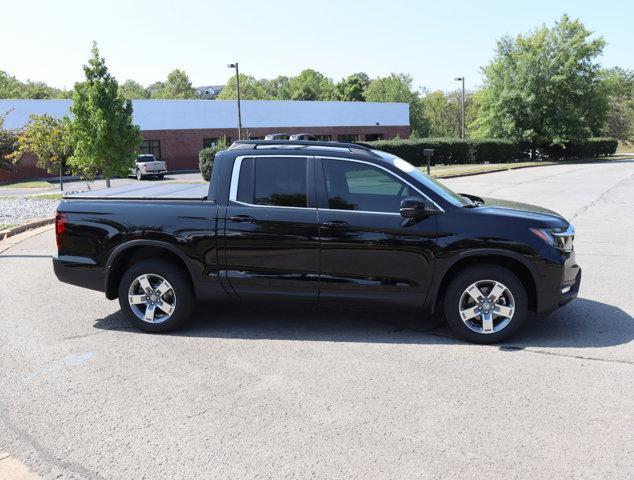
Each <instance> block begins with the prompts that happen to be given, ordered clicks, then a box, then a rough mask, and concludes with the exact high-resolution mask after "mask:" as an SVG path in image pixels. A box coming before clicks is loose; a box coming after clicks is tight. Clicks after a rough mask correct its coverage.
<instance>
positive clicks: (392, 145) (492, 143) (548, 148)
mask: <svg viewBox="0 0 634 480" xmlns="http://www.w3.org/2000/svg"><path fill="white" fill-rule="evenodd" d="M365 145H366V146H368V147H371V148H376V149H379V150H383V151H385V152H389V153H392V154H394V155H396V156H398V157H401V158H403V159H405V160H407V161H408V162H410V163H411V164H413V165H416V166H417V167H420V166H423V165H425V164H426V160H425V157H424V156H423V150H424V149H426V148H433V149H434V156H433V157H432V158H431V164H432V165H438V164H443V165H455V164H463V163H505V162H513V161H516V160H519V159H523V158H524V157H526V156H527V152H528V151H530V146H529V145H526V144H525V143H523V142H516V141H513V140H505V139H500V138H480V139H470V140H459V139H453V138H411V139H399V138H397V139H394V140H378V141H376V142H368V143H366V144H365ZM617 147H618V142H617V140H615V139H613V138H589V139H587V140H583V141H581V142H570V143H568V144H567V145H565V146H560V145H548V144H542V145H541V146H540V147H539V152H540V154H541V156H542V157H545V158H551V159H555V160H559V159H571V158H595V157H599V156H604V155H613V154H614V153H615V152H616V149H617Z"/></svg>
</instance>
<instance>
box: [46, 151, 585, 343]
mask: <svg viewBox="0 0 634 480" xmlns="http://www.w3.org/2000/svg"><path fill="white" fill-rule="evenodd" d="M573 237H574V229H573V228H572V226H571V225H570V224H569V223H568V222H567V221H566V220H564V219H563V218H562V217H561V216H559V215H558V214H556V213H554V212H552V211H550V210H546V209H543V208H539V207H534V206H530V205H526V204H519V203H514V202H509V201H502V200H493V199H488V198H479V197H476V196H473V195H468V194H457V193H454V192H452V191H451V190H449V189H448V188H446V187H444V186H443V185H442V184H440V183H438V182H437V181H435V180H433V179H431V178H429V177H428V176H426V175H424V174H423V173H421V172H420V171H419V170H418V169H417V168H415V167H413V166H412V165H410V164H409V163H407V162H406V161H404V160H402V159H400V158H398V157H396V156H394V155H391V154H388V153H385V152H381V151H378V150H372V149H369V148H365V147H363V146H361V145H357V144H344V143H333V142H311V141H255V140H253V141H241V142H236V143H234V144H233V145H232V146H231V148H229V149H228V150H225V151H223V152H220V153H218V155H217V156H216V159H215V162H214V165H213V170H212V177H211V182H210V184H209V185H198V184H175V183H169V184H165V183H163V184H158V185H155V186H149V187H141V186H139V185H138V184H135V185H126V186H122V187H117V188H109V189H104V190H95V191H91V192H85V193H79V194H71V195H67V196H66V197H65V198H64V199H63V200H62V202H61V203H60V205H59V209H58V213H57V218H56V238H57V246H58V256H57V257H56V258H54V260H53V265H54V268H55V273H56V275H57V278H59V279H60V280H61V281H63V282H67V283H70V284H73V285H79V286H82V287H86V288H91V289H94V290H99V291H103V292H105V295H106V297H107V298H108V299H115V298H118V299H119V303H120V305H121V309H122V310H123V312H124V314H125V315H126V316H127V317H128V318H129V319H130V321H131V322H132V323H134V324H135V325H137V326H138V327H140V328H142V329H144V330H147V331H150V332H164V331H168V330H171V329H174V328H175V327H177V326H179V325H181V324H182V323H183V322H184V321H185V320H186V319H187V317H188V316H189V314H190V312H191V309H192V306H193V305H194V302H195V300H196V299H205V300H214V299H236V300H247V299H248V300H252V299H266V300H272V299H285V300H290V301H303V300H312V301H324V302H352V301H356V302H362V303H365V304H370V303H371V302H389V303H391V304H394V305H402V306H414V307H417V308H419V309H420V312H421V313H420V315H421V316H426V315H432V314H434V313H435V312H439V313H442V314H443V315H444V316H445V318H446V319H447V321H448V322H449V324H450V326H451V327H452V329H453V330H454V331H455V332H456V333H457V334H459V335H460V336H462V337H463V338H466V339H468V340H471V341H474V342H480V343H492V342H496V341H500V340H502V339H504V338H506V337H508V336H509V335H510V334H511V333H513V332H514V331H516V330H517V329H518V328H519V327H520V326H521V325H522V324H523V323H525V321H526V320H527V319H528V318H530V317H532V316H533V315H531V314H544V313H547V312H550V311H552V310H554V309H555V308H557V307H559V306H561V305H564V304H565V303H567V302H569V301H570V300H572V299H573V298H575V297H576V296H577V292H578V290H579V284H580V281H581V270H580V268H579V267H578V266H577V264H576V261H575V254H574V251H573V246H572V242H573Z"/></svg>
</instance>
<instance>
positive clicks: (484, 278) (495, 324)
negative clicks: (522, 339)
mask: <svg viewBox="0 0 634 480" xmlns="http://www.w3.org/2000/svg"><path fill="white" fill-rule="evenodd" d="M444 313H445V317H446V318H447V322H448V323H449V326H450V327H451V329H452V330H453V331H454V332H455V333H457V334H458V335H460V336H461V337H463V338H465V339H467V340H470V341H472V342H476V343H496V342H499V341H501V340H504V339H505V338H507V337H509V336H510V335H511V334H513V333H514V332H516V331H517V330H518V329H519V328H520V327H521V326H522V325H523V324H524V322H525V321H526V318H527V317H528V296H527V294H526V288H524V285H523V284H522V282H521V281H520V280H519V279H518V278H517V276H515V274H513V272H511V271H509V270H507V269H506V268H503V267H498V266H496V265H482V266H478V267H472V268H469V269H467V270H465V271H463V272H461V273H459V274H458V275H457V276H456V277H455V278H454V279H453V280H452V281H451V283H450V284H449V286H448V288H447V294H446V295H445V301H444Z"/></svg>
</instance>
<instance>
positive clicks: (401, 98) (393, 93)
mask: <svg viewBox="0 0 634 480" xmlns="http://www.w3.org/2000/svg"><path fill="white" fill-rule="evenodd" d="M363 96H364V97H365V100H366V101H367V102H399V103H408V104H409V124H410V128H411V130H412V136H413V137H426V136H427V135H428V134H429V122H428V121H427V118H426V117H425V109H424V105H423V102H422V100H421V98H420V96H419V94H418V92H415V91H413V90H412V77H411V75H407V74H404V73H399V74H396V73H392V74H391V75H389V76H388V77H379V78H377V79H375V80H372V81H371V82H370V85H368V87H367V88H366V89H365V92H364V93H363Z"/></svg>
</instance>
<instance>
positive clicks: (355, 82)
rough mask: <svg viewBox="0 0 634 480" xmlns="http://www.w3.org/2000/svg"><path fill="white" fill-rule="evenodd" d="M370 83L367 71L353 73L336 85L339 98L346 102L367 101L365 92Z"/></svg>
mask: <svg viewBox="0 0 634 480" xmlns="http://www.w3.org/2000/svg"><path fill="white" fill-rule="evenodd" d="M369 84H370V77H368V75H367V74H366V73H363V72H360V73H353V74H352V75H350V76H348V77H347V78H344V79H342V80H341V81H340V82H339V83H337V85H335V88H336V91H337V100H342V101H344V102H365V97H364V96H363V92H365V89H366V88H368V85H369Z"/></svg>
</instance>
